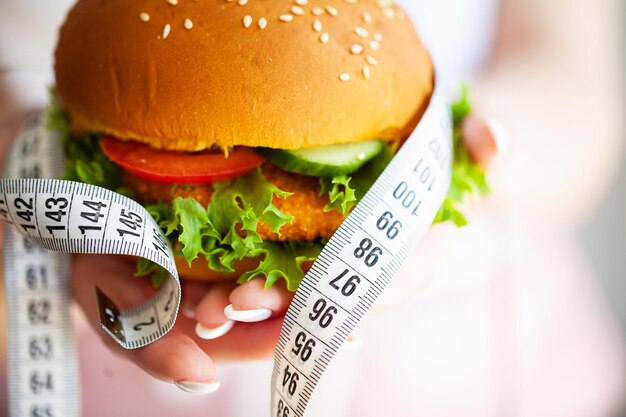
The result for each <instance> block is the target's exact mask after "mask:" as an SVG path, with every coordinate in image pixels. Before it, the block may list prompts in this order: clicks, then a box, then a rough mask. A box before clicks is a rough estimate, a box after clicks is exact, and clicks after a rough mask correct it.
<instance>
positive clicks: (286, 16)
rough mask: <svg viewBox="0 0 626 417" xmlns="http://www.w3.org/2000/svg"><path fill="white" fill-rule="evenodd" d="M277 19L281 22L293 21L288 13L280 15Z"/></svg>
mask: <svg viewBox="0 0 626 417" xmlns="http://www.w3.org/2000/svg"><path fill="white" fill-rule="evenodd" d="M278 19H279V20H281V21H283V22H291V21H292V20H293V15H292V14H289V13H285V14H281V15H280V17H279V18H278Z"/></svg>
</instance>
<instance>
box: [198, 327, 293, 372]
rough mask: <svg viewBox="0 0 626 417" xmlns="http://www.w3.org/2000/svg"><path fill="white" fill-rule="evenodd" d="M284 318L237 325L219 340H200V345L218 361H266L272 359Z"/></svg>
mask: <svg viewBox="0 0 626 417" xmlns="http://www.w3.org/2000/svg"><path fill="white" fill-rule="evenodd" d="M283 318H284V316H279V317H275V318H270V319H268V320H265V321H264V322H261V323H237V325H236V326H235V327H233V329H232V330H231V331H230V332H228V333H227V334H226V335H224V336H223V337H220V338H219V339H217V340H199V341H198V345H199V346H200V347H201V348H202V349H203V350H205V351H207V352H211V357H212V358H213V359H214V360H216V361H233V360H234V361H246V360H264V359H269V358H271V357H272V355H273V353H274V350H275V348H276V343H277V342H278V337H279V335H280V330H281V328H282V325H283Z"/></svg>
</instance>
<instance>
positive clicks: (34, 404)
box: [0, 92, 452, 417]
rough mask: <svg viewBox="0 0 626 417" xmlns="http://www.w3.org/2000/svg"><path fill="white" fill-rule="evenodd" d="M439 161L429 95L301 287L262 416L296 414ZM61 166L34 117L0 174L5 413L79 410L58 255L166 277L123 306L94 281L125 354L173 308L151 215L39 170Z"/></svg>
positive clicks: (443, 124)
mask: <svg viewBox="0 0 626 417" xmlns="http://www.w3.org/2000/svg"><path fill="white" fill-rule="evenodd" d="M451 164H452V126H451V118H450V114H449V110H448V107H447V106H446V105H445V103H444V101H443V100H442V97H440V94H439V93H437V92H435V94H434V96H433V98H432V100H431V103H430V105H429V107H428V109H427V111H426V113H425V115H424V117H423V118H422V120H421V121H420V124H419V125H418V127H417V129H416V130H415V132H414V133H413V134H412V135H411V137H410V138H409V140H407V142H406V143H405V144H404V146H403V147H402V148H401V150H400V152H399V153H398V154H397V155H396V157H395V158H394V159H393V161H392V162H391V164H390V165H389V166H388V167H387V169H386V170H385V172H384V173H383V174H382V175H381V177H380V178H379V179H378V180H377V182H376V183H375V184H374V186H373V187H372V189H371V190H370V191H369V192H368V194H367V195H366V196H365V197H364V198H363V200H362V201H361V202H360V203H359V205H358V206H357V207H356V208H355V210H354V211H353V212H352V214H351V215H350V216H349V217H348V218H347V219H346V221H345V222H344V223H343V224H342V225H341V227H340V228H339V230H338V231H337V232H336V233H335V235H334V236H333V237H332V239H331V240H330V241H329V242H328V244H327V245H326V246H325V248H324V250H323V251H322V253H321V254H320V256H319V258H318V260H317V261H316V262H315V264H314V265H313V267H312V268H311V270H310V271H309V273H308V274H307V276H306V277H305V279H304V281H303V282H302V284H301V285H300V288H299V290H298V292H297V293H296V296H295V298H294V301H293V303H292V305H291V307H290V308H289V311H288V312H287V315H286V318H285V322H284V324H283V329H282V332H281V336H280V339H279V342H278V346H277V349H276V355H275V366H274V372H273V375H272V403H271V404H272V411H271V412H272V416H275V417H290V416H302V415H303V414H304V411H305V409H306V405H307V403H308V401H309V398H310V396H311V394H312V392H313V390H314V388H315V386H316V384H317V383H318V381H319V379H320V377H321V375H322V374H323V372H324V370H325V369H326V367H327V366H328V364H329V363H330V361H331V359H332V357H333V356H334V354H335V353H336V352H337V350H338V349H339V347H340V345H341V344H342V343H343V342H344V341H345V339H346V337H347V336H348V335H349V334H350V333H351V331H352V330H353V329H354V328H355V327H356V325H357V324H358V322H359V321H360V320H361V319H362V318H363V316H364V315H365V314H366V312H367V311H368V310H369V308H370V307H371V306H372V304H373V303H374V301H375V300H376V299H377V298H378V297H379V296H380V294H381V293H382V291H383V290H384V288H385V287H386V286H387V284H388V283H389V282H390V281H391V279H393V277H394V276H395V275H396V273H397V272H398V270H399V268H400V266H401V265H402V263H403V262H404V261H405V260H406V258H407V257H408V256H409V255H410V254H411V252H412V251H413V250H414V249H415V247H416V246H417V243H418V242H419V241H420V240H421V239H422V237H423V236H424V234H425V233H426V231H427V230H428V228H429V227H430V225H431V224H432V221H433V219H434V218H435V215H436V213H437V211H438V209H439V207H440V206H441V203H442V202H443V199H444V197H445V195H446V193H447V190H448V187H449V184H450V177H451ZM62 167H63V155H62V151H61V146H60V144H59V143H58V138H57V137H56V136H55V135H54V134H53V133H51V132H48V131H47V130H46V128H45V127H44V123H43V121H42V119H41V117H39V118H38V119H36V120H35V121H34V122H33V123H31V124H30V125H29V126H27V128H26V129H25V130H24V131H23V132H22V133H21V135H20V137H19V138H18V139H17V141H16V143H15V145H14V147H13V149H12V152H11V155H10V157H9V164H8V168H7V172H6V176H7V177H8V179H1V180H0V218H2V219H3V220H4V221H5V222H7V223H11V224H12V225H13V226H14V227H13V228H7V230H6V233H5V249H4V250H5V285H6V289H7V298H8V310H9V314H8V316H9V404H10V415H11V416H12V417H26V416H28V417H60V416H63V417H78V416H80V390H79V388H78V386H79V385H78V371H77V364H76V353H75V350H74V340H73V335H72V330H71V321H70V317H69V311H68V304H69V289H68V280H69V278H68V277H69V272H70V271H69V259H68V255H67V254H65V253H101V254H124V255H133V256H140V257H143V258H146V259H149V260H151V261H153V262H155V263H157V264H159V265H161V266H162V267H164V268H165V269H166V270H167V271H169V272H170V274H171V275H170V276H169V278H168V279H167V280H166V282H165V283H164V284H163V286H162V287H161V289H160V290H159V292H158V294H157V295H156V296H155V297H154V298H152V299H151V300H149V301H148V302H146V303H144V304H142V305H140V306H138V307H135V308H133V309H130V310H125V311H122V310H120V309H118V308H117V307H116V306H115V304H114V303H113V301H112V300H110V299H109V298H108V297H107V296H106V295H105V294H103V293H102V292H101V291H99V290H96V293H97V299H98V308H99V312H100V323H101V326H102V328H103V329H104V330H105V331H106V332H107V333H109V335H111V336H112V337H113V338H114V339H115V340H116V341H117V342H118V343H119V344H120V345H122V346H123V347H125V348H127V349H133V348H139V347H142V346H145V345H147V344H149V343H151V342H153V341H155V340H157V339H158V338H160V337H162V336H163V335H165V334H166V333H167V332H168V331H169V330H170V329H171V328H172V327H173V325H174V322H175V320H176V314H177V312H178V308H179V305H180V294H181V292H180V282H179V278H178V274H177V272H176V268H175V262H174V255H173V253H172V250H171V248H170V247H169V245H168V243H167V240H166V239H165V238H164V237H163V235H162V233H161V231H160V229H159V227H158V225H157V224H156V223H155V221H154V220H153V219H152V217H151V216H150V215H149V214H148V213H147V212H146V210H145V209H144V208H143V207H142V206H141V205H140V204H138V203H137V202H134V201H132V200H130V199H128V198H126V197H123V196H121V195H119V194H116V193H114V192H111V191H108V190H105V189H102V188H99V187H95V186H91V185H86V184H80V183H75V182H69V181H61V180H54V179H44V178H56V177H58V176H60V175H61V173H62ZM20 178H30V179H20ZM33 178H39V179H33ZM31 242H33V243H34V244H33V243H31ZM42 248H46V249H49V250H52V251H58V252H51V251H48V250H46V249H42ZM60 252H65V253H60ZM77 279H80V277H77Z"/></svg>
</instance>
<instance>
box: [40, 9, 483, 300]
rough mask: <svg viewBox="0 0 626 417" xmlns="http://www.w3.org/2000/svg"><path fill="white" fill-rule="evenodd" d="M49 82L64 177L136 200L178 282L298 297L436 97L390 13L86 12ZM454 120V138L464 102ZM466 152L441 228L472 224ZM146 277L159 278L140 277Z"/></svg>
mask: <svg viewBox="0 0 626 417" xmlns="http://www.w3.org/2000/svg"><path fill="white" fill-rule="evenodd" d="M55 73H56V86H55V89H54V90H53V104H52V106H51V109H50V111H49V115H50V117H49V121H50V124H51V127H52V128H54V129H55V130H57V131H59V132H60V133H61V137H62V138H63V143H64V145H65V148H66V157H67V174H66V179H70V180H77V181H82V182H85V183H89V184H93V185H98V186H103V187H106V188H109V189H112V190H115V191H117V192H120V193H123V194H126V195H128V196H131V197H132V198H135V199H136V200H137V201H139V202H141V203H142V204H143V205H144V206H145V207H146V208H147V209H148V211H149V212H150V213H151V214H152V215H153V216H154V217H155V219H156V220H157V222H158V224H159V225H160V226H161V228H162V229H163V231H164V233H165V235H166V236H167V237H168V238H169V239H170V240H171V242H172V244H173V247H174V248H175V252H176V255H177V258H178V260H179V262H177V265H178V267H179V271H180V274H181V276H182V277H183V278H196V279H205V280H206V279H211V280H215V279H233V278H235V279H238V280H239V282H246V281H248V280H250V279H252V278H255V277H259V276H260V277H265V278H266V282H267V286H271V285H273V284H274V283H275V282H277V281H278V280H281V279H284V280H285V281H286V284H287V287H288V288H289V289H290V290H295V289H296V288H297V287H298V284H299V283H300V281H301V280H302V278H303V277H304V273H305V271H306V268H307V265H308V264H310V263H311V262H312V261H313V260H314V259H315V258H316V256H317V255H318V254H319V252H320V251H321V248H322V247H323V244H324V242H325V241H326V240H327V239H329V238H330V237H331V235H332V234H333V232H334V231H335V230H336V229H337V228H338V227H339V225H340V224H341V223H342V221H343V220H344V219H345V217H346V216H347V215H348V214H349V213H350V210H351V209H352V208H353V207H354V206H355V205H356V203H357V202H358V200H359V198H361V197H362V196H363V195H364V194H365V193H366V192H367V190H368V188H369V186H371V184H373V182H374V181H375V180H376V178H377V177H378V175H379V174H380V173H381V172H382V170H383V169H384V167H385V166H386V164H387V163H388V162H389V161H390V159H391V158H392V157H393V154H394V152H395V150H397V148H398V146H401V144H402V141H403V140H405V139H406V138H407V137H408V136H409V135H410V133H411V132H412V131H413V129H414V128H415V126H416V125H417V124H418V122H419V120H420V118H421V116H422V114H423V113H424V111H425V109H426V107H427V106H428V103H429V99H430V97H431V94H432V92H433V85H434V84H433V83H434V81H433V80H434V71H433V66H432V63H431V60H430V57H429V55H428V52H427V50H426V49H425V47H424V45H423V44H422V42H421V41H420V39H419V37H418V35H417V33H416V31H415V29H414V28H413V26H412V24H411V22H410V21H409V19H408V18H406V16H405V14H404V13H403V12H402V10H401V9H400V8H399V7H398V6H397V5H395V4H394V3H393V2H392V1H390V0H358V1H357V0H325V1H321V0H290V1H287V0H203V1H194V0H159V1H155V0H150V1H148V0H136V1H133V2H128V1H126V0H106V1H105V0H78V2H77V3H76V5H75V6H74V7H73V9H72V10H71V11H70V13H69V15H68V16H67V19H66V21H65V23H64V25H63V27H62V28H61V31H60V36H59V41H58V46H57V49H56V53H55ZM457 110H458V112H457V113H458V114H459V115H460V116H458V117H457V119H459V120H457V122H458V121H460V117H462V115H463V114H464V113H466V112H467V111H468V110H469V107H468V105H467V102H466V101H462V102H461V104H460V105H459V106H457ZM457 135H458V132H457ZM457 139H458V138H457ZM456 153H457V155H456V156H457V162H456V164H455V168H454V169H455V173H454V174H455V180H453V188H452V190H451V194H450V196H449V198H448V199H447V200H446V203H445V204H444V206H443V207H442V210H441V212H440V215H439V216H438V220H439V221H442V220H448V219H452V220H455V221H456V222H457V223H463V222H464V219H463V217H462V215H461V214H460V213H459V212H458V210H457V209H456V203H457V202H458V201H460V200H461V199H462V198H463V196H464V195H465V194H466V193H467V192H468V191H473V190H476V189H483V188H484V178H483V177H482V172H481V171H480V170H479V169H478V168H477V167H475V166H472V165H471V164H470V162H469V158H467V155H466V154H464V151H463V149H462V147H460V146H458V144H457V152H456ZM457 174H458V175H457ZM138 269H139V270H138V274H139V275H147V274H153V279H154V280H155V281H158V280H159V279H160V278H159V277H162V276H163V271H159V270H158V268H156V266H155V265H154V264H151V263H149V262H147V261H140V262H139V268H138Z"/></svg>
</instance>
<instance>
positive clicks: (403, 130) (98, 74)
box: [56, 0, 433, 151]
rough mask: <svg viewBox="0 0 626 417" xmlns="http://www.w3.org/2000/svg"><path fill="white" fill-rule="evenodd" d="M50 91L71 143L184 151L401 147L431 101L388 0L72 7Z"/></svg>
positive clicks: (113, 2)
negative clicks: (393, 143) (367, 143)
mask: <svg viewBox="0 0 626 417" xmlns="http://www.w3.org/2000/svg"><path fill="white" fill-rule="evenodd" d="M56 78H57V80H56V81H57V82H56V85H57V93H58V96H59V98H60V100H61V102H62V104H63V106H64V107H65V108H66V110H67V111H68V113H69V114H70V116H71V119H72V123H73V128H74V129H75V130H76V131H81V132H98V133H107V134H111V135H114V136H116V137H118V138H120V139H130V140H136V141H140V142H144V143H148V144H150V145H152V146H154V147H156V148H163V149H169V150H180V151H196V150H202V149H207V148H211V147H214V146H217V147H229V146H235V145H244V146H265V147H274V148H285V149H295V148H302V147H311V146H318V145H329V144H336V143H345V142H354V141H364V140H370V139H373V138H381V139H401V138H404V137H406V136H408V134H409V133H410V132H411V131H412V130H413V129H414V127H415V125H416V124H417V122H418V120H419V118H420V117H421V114H422V112H423V110H424V108H425V106H426V103H427V101H428V98H429V97H430V95H431V92H432V88H433V70H432V65H431V62H430V58H429V56H428V53H427V52H426V50H425V48H424V46H423V45H422V43H421V42H420V40H419V38H418V36H417V34H416V33H415V30H414V28H413V27H412V25H411V23H410V22H409V20H408V19H407V18H406V17H405V16H404V13H403V12H402V11H401V10H400V9H399V8H398V7H397V6H396V5H394V4H392V2H391V1H390V0H358V2H357V1H354V0H351V1H348V0H326V1H323V2H322V1H320V0H308V1H306V0H296V1H294V0H263V1H261V0H248V1H246V0H239V1H237V0H232V1H228V0H203V1H190V0H178V1H176V0H169V1H165V0H164V1H154V0H135V1H132V2H129V1H128V0H106V1H103V0H79V1H78V3H77V4H76V5H75V7H74V8H73V9H72V11H71V12H70V14H69V15H68V18H67V21H66V22H65V24H64V26H63V27H62V29H61V33H60V39H59V43H58V47H57V50H56Z"/></svg>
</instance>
